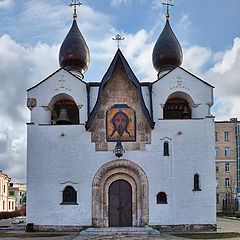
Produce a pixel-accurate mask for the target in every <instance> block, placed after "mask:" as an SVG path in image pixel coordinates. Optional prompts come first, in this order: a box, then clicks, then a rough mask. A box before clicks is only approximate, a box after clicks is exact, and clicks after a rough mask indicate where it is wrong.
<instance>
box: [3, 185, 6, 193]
mask: <svg viewBox="0 0 240 240" xmlns="http://www.w3.org/2000/svg"><path fill="white" fill-rule="evenodd" d="M5 192H6V185H3V193H5Z"/></svg>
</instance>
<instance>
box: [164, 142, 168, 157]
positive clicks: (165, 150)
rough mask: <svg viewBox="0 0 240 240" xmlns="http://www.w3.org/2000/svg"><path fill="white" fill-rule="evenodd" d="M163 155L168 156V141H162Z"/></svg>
mask: <svg viewBox="0 0 240 240" xmlns="http://www.w3.org/2000/svg"><path fill="white" fill-rule="evenodd" d="M163 156H169V142H167V141H165V142H164V143H163Z"/></svg>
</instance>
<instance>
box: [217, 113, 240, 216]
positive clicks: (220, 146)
mask: <svg viewBox="0 0 240 240" xmlns="http://www.w3.org/2000/svg"><path fill="white" fill-rule="evenodd" d="M237 123H238V121H237V118H231V119H230V121H219V122H218V121H217V122H215V143H216V144H215V159H216V204H217V211H218V212H221V211H223V205H224V203H223V202H224V201H225V202H226V201H227V202H232V201H234V200H235V199H236V197H237V156H236V146H237V145H236V124H237Z"/></svg>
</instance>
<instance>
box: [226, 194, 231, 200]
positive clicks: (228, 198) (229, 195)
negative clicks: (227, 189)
mask: <svg viewBox="0 0 240 240" xmlns="http://www.w3.org/2000/svg"><path fill="white" fill-rule="evenodd" d="M225 200H226V201H227V202H230V201H231V194H230V193H226V195H225Z"/></svg>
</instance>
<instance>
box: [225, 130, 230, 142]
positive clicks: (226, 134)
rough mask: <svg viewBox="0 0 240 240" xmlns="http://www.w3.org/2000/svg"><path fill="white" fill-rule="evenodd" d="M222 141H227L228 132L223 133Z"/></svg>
mask: <svg viewBox="0 0 240 240" xmlns="http://www.w3.org/2000/svg"><path fill="white" fill-rule="evenodd" d="M224 141H226V142H228V141H229V132H224Z"/></svg>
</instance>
